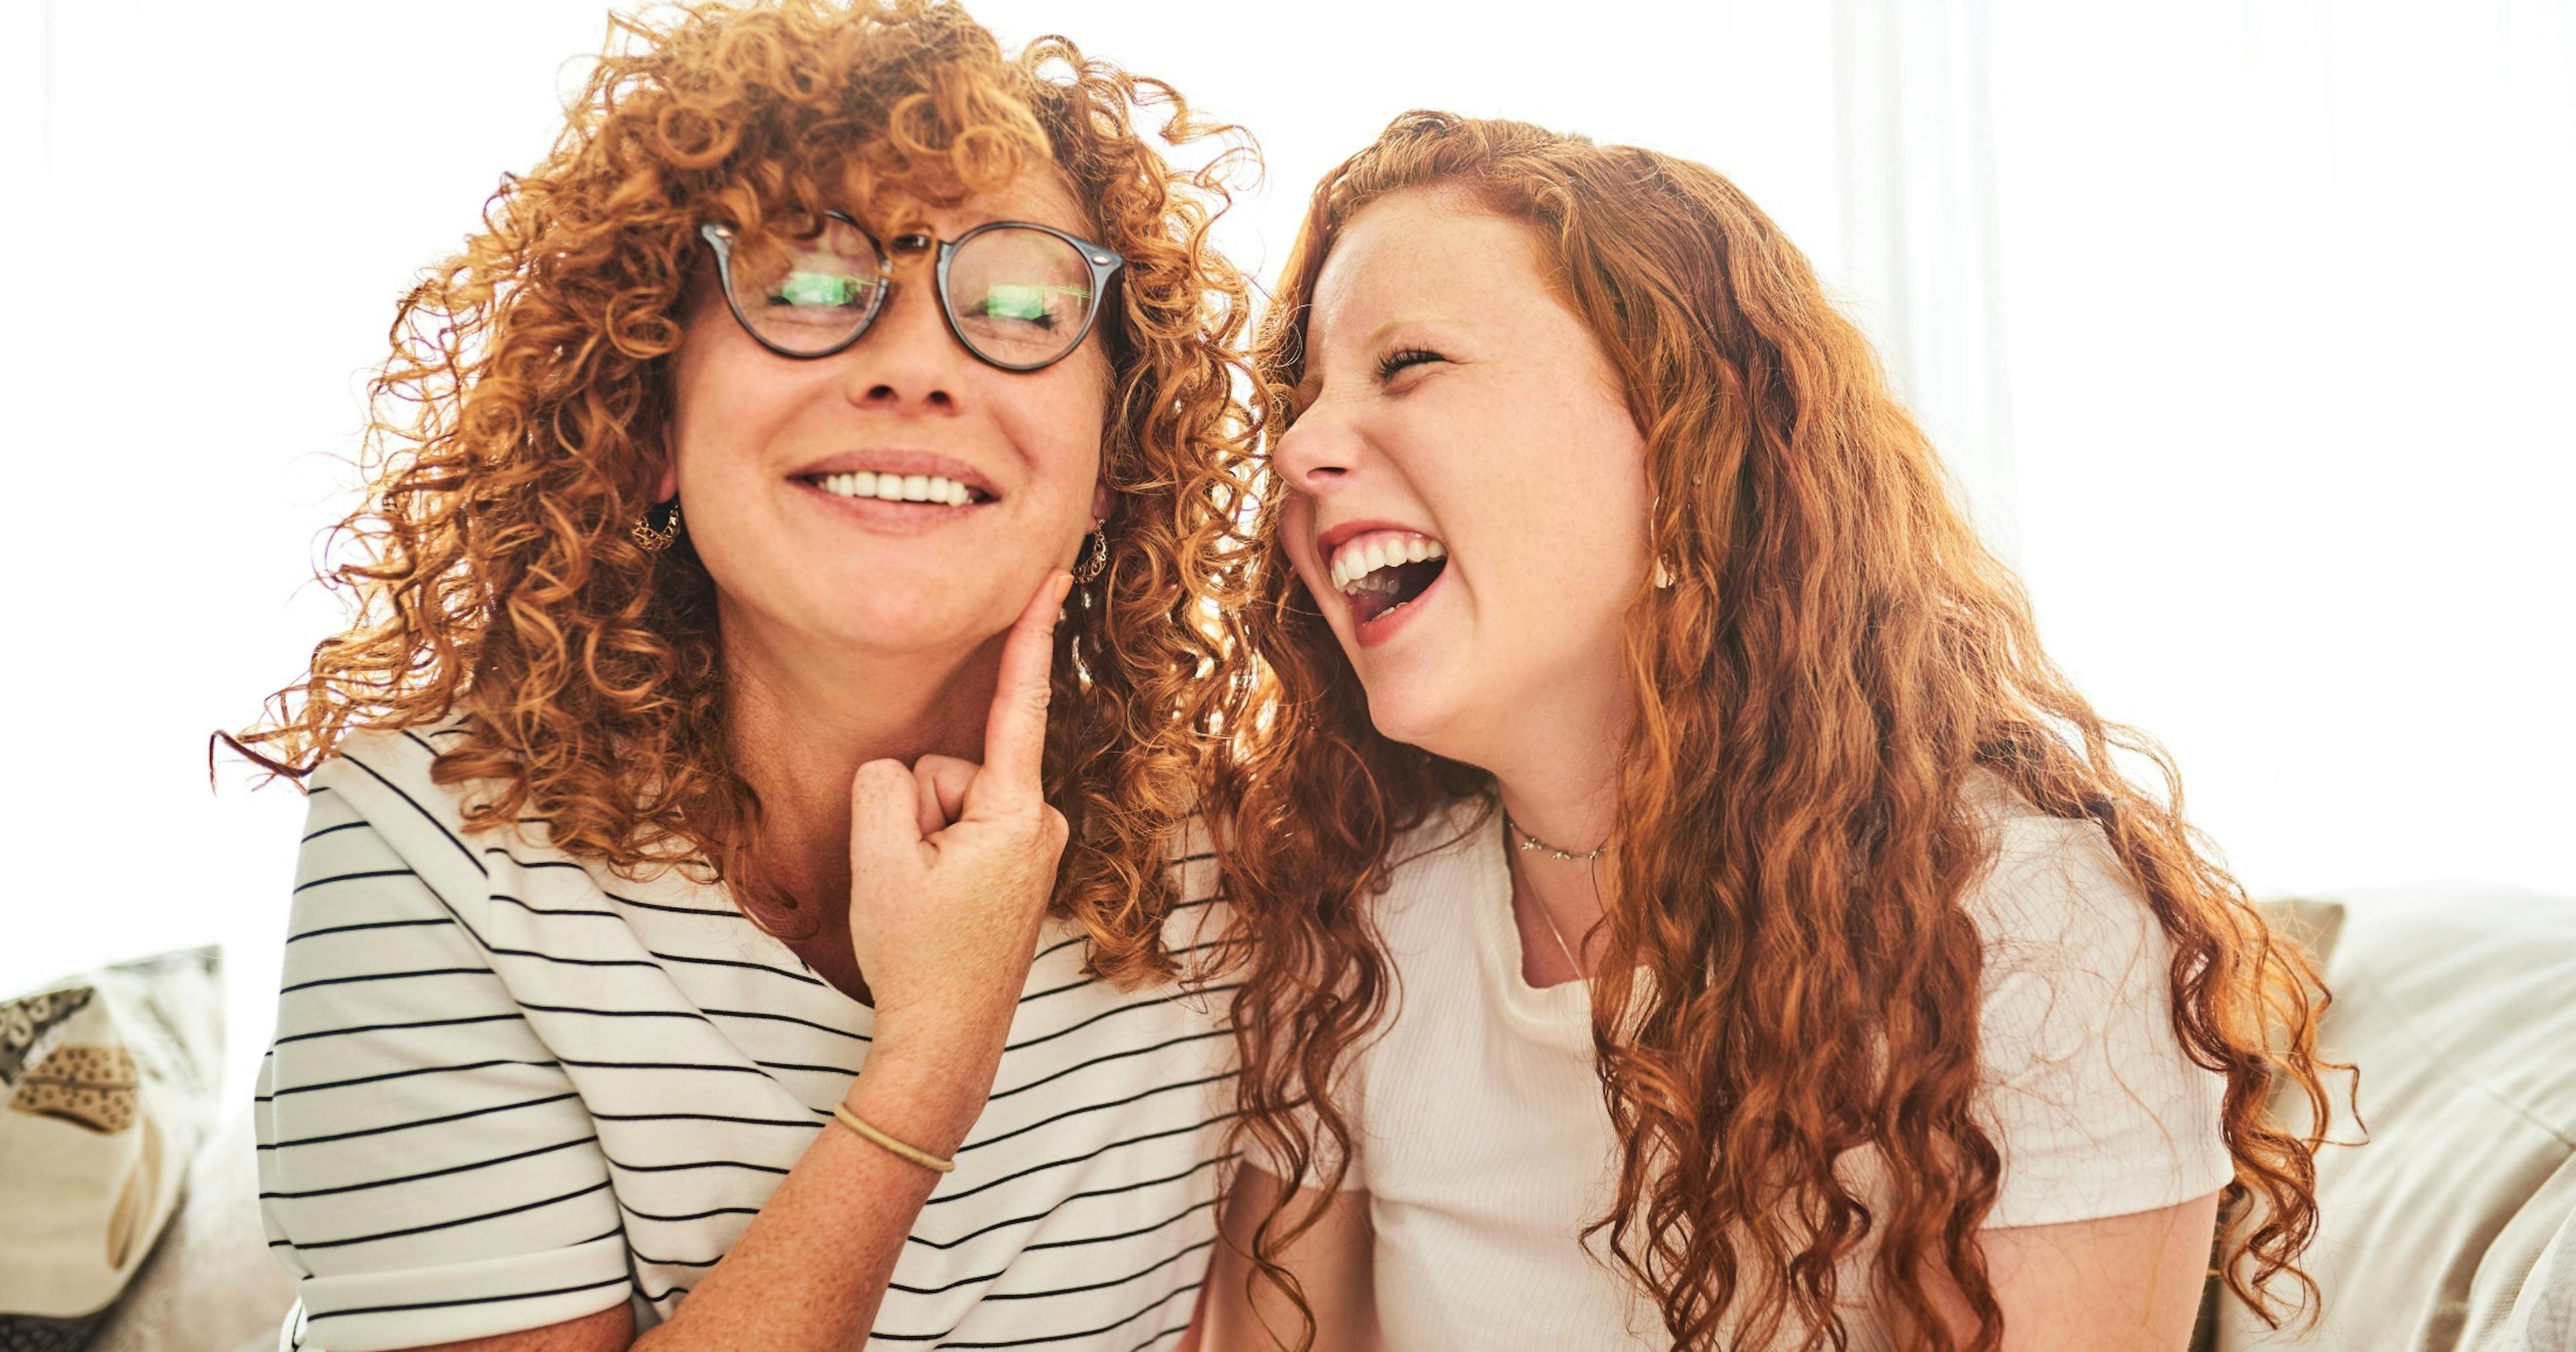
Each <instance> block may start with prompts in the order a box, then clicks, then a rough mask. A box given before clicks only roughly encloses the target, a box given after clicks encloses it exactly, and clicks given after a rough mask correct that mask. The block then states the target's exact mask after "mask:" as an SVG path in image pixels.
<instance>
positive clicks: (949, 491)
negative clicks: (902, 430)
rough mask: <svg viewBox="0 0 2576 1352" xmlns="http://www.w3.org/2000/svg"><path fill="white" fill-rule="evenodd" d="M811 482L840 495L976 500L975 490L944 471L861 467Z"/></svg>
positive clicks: (953, 503) (954, 503)
mask: <svg viewBox="0 0 2576 1352" xmlns="http://www.w3.org/2000/svg"><path fill="white" fill-rule="evenodd" d="M813 482H814V485H815V486H816V487H818V488H820V489H822V490H823V491H824V492H826V493H829V494H831V495H833V496H834V497H842V498H875V499H877V500H879V501H881V502H935V503H939V504H941V505H943V506H948V507H964V506H968V505H970V504H972V503H973V502H974V501H975V490H973V489H971V488H968V487H967V486H966V485H965V484H963V483H961V482H959V481H958V480H955V479H951V478H949V477H948V476H946V475H944V474H876V473H871V472H870V471H867V470H860V471H858V472H857V473H855V474H825V475H820V476H817V477H816V478H815V479H814V481H813Z"/></svg>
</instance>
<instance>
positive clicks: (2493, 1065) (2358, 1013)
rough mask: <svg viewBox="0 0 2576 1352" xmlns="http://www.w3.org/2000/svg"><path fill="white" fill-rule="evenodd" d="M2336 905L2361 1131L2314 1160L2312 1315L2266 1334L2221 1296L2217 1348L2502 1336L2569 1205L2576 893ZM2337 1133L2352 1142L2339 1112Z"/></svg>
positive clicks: (2336, 1041) (2443, 1343)
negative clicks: (2364, 1138)
mask: <svg viewBox="0 0 2576 1352" xmlns="http://www.w3.org/2000/svg"><path fill="white" fill-rule="evenodd" d="M2345 900H2346V902H2347V906H2346V911H2345V920H2344V926H2343V932H2342V935H2341V937H2340V941H2339V942H2338V944H2337V947H2336V951H2335V954H2334V960H2333V961H2332V963H2331V964H2330V965H2329V967H2328V971H2327V984H2328V985H2329V986H2330V987H2331V988H2332V989H2333V991H2334V995H2335V1003H2334V1006H2333V1008H2332V1009H2331V1010H2330V1011H2328V1013H2327V1016H2326V1020H2325V1025H2324V1029H2323V1041H2324V1043H2325V1047H2326V1051H2327V1052H2328V1054H2329V1055H2332V1056H2334V1057H2336V1058H2337V1059H2340V1060H2345V1061H2350V1062H2352V1063H2354V1064H2355V1065H2357V1066H2358V1067H2359V1068H2360V1085H2359V1104H2360V1110H2361V1118H2362V1121H2363V1122H2364V1123H2366V1124H2367V1126H2368V1128H2369V1143H2368V1144H2367V1145H2365V1146H2361V1147H2359V1148H2344V1147H2329V1148H2328V1149H2327V1150H2326V1151H2325V1152H2324V1154H2323V1155H2321V1156H2320V1157H2319V1159H2318V1161H2317V1198H2318V1210H2319V1219H2320V1235H2319V1237H2318V1240H2317V1243H2316V1245H2315V1247H2314V1248H2312V1249H2311V1250H2310V1251H2309V1255H2308V1257H2307V1259H2306V1260H2305V1263H2304V1266H2305V1267H2306V1268H2307V1269H2308V1271H2309V1273H2310V1274H2311V1275H2313V1276H2314V1277H2315V1278H2316V1279H2317V1282H2318V1285H2319V1286H2320V1287H2321V1288H2322V1291H2323V1297H2324V1299H2323V1309H2322V1313H2321V1317H2320V1318H2319V1320H2318V1321H2317V1323H2316V1324H2315V1325H2314V1327H2313V1328H2309V1329H2305V1330H2301V1329H2299V1328H2298V1327H2297V1326H2296V1325H2293V1327H2292V1328H2291V1329H2290V1330H2287V1331H2280V1332H2271V1331H2266V1330H2265V1329H2264V1328H2263V1326H2262V1325H2261V1323H2260V1322H2259V1321H2257V1320H2256V1319H2255V1318H2254V1317H2253V1315H2252V1314H2251V1312H2250V1311H2248V1310H2246V1309H2244V1308H2243V1307H2242V1306H2240V1305H2238V1304H2237V1303H2236V1302H2234V1301H2232V1300H2229V1301H2224V1302H2222V1307H2221V1309H2220V1311H2219V1320H2218V1322H2219V1328H2218V1340H2217V1343H2218V1347H2219V1348H2220V1349H2221V1352H2236V1350H2237V1349H2251V1348H2267V1349H2268V1348H2286V1347H2298V1348H2314V1349H2363V1348H2368V1349H2372V1350H2373V1352H2377V1350H2378V1349H2421V1350H2422V1352H2454V1349H2458V1350H2460V1352H2490V1349H2509V1348H2512V1347H2513V1344H2512V1343H2511V1342H2510V1341H2508V1340H2509V1338H2510V1337H2511V1336H2512V1335H2511V1334H2510V1332H2509V1329H2510V1328H2511V1326H2512V1323H2513V1321H2514V1319H2515V1318H2516V1314H2515V1305H2516V1301H2517V1299H2518V1298H2520V1297H2521V1296H2522V1295H2523V1294H2524V1287H2525V1283H2526V1279H2528V1278H2529V1277H2531V1276H2532V1274H2533V1273H2534V1271H2535V1268H2536V1267H2537V1265H2538V1263H2539V1261H2540V1258H2541V1255H2542V1254H2543V1253H2544V1252H2545V1251H2548V1250H2549V1249H2550V1247H2551V1246H2552V1244H2553V1243H2556V1242H2558V1237H2559V1236H2560V1235H2561V1234H2562V1233H2563V1232H2564V1230H2565V1227H2566V1224H2567V1218H2568V1216H2569V1214H2570V1211H2571V1209H2576V1169H2571V1156H2576V998H2571V996H2570V993H2571V992H2576V901H2571V900H2568V899H2565V898H2559V897H2550V896H2543V895H2539V894H2536V893H2529V892H2520V891H2516V890H2513V889H2509V888H2502V887H2496V886H2492V885H2484V884H2471V883H2452V884H2435V885H2428V886H2424V887H2418V888H2409V889H2403V890H2396V891H2388V892H2373V893H2357V894H2353V895H2350V896H2348V897H2346V898H2345ZM2285 1108H2286V1110H2287V1111H2286V1113H2285V1115H2286V1116H2288V1117H2289V1118H2290V1120H2291V1121H2292V1122H2293V1123H2294V1124H2304V1121H2305V1114H2304V1106H2303V1105H2301V1104H2298V1103H2296V1102H2290V1103H2288V1104H2286V1105H2285ZM2332 1135H2333V1137H2334V1139H2336V1140H2339V1141H2357V1140H2359V1139H2360V1131H2359V1129H2358V1128H2357V1127H2356V1126H2355V1124H2354V1123H2353V1122H2352V1121H2351V1119H2350V1116H2349V1114H2348V1113H2347V1112H2345V1111H2342V1110H2341V1105H2338V1112H2337V1115H2336V1119H2335V1121H2334V1122H2333V1124H2332Z"/></svg>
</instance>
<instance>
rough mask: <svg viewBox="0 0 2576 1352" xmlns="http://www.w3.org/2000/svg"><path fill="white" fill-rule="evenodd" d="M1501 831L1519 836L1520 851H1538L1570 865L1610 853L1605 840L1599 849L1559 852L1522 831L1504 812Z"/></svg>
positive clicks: (1519, 825)
mask: <svg viewBox="0 0 2576 1352" xmlns="http://www.w3.org/2000/svg"><path fill="white" fill-rule="evenodd" d="M1503 829H1504V830H1506V831H1509V832H1511V833H1512V834H1513V835H1516V836H1519V837H1520V847H1521V848H1522V849H1524V850H1538V851H1540V852H1542V853H1544V854H1546V855H1548V856H1549V857H1551V858H1556V859H1563V860H1567V861H1569V862H1572V863H1584V862H1588V861H1590V860H1594V859H1598V858H1600V857H1601V856H1603V855H1605V854H1608V853H1609V852H1610V842H1609V841H1606V840H1605V841H1603V842H1601V845H1600V847H1599V848H1598V849H1590V850H1579V851H1578V850H1560V849H1558V848H1557V847H1555V846H1553V845H1550V844H1548V843H1547V842H1546V841H1544V840H1541V839H1539V838H1538V837H1536V836H1534V835H1531V834H1530V833H1529V832H1528V831H1526V830H1524V829H1522V827H1521V824H1520V823H1519V822H1516V821H1513V820H1512V814H1510V813H1508V812H1506V813H1504V814H1503Z"/></svg>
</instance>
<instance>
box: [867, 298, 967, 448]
mask: <svg viewBox="0 0 2576 1352" xmlns="http://www.w3.org/2000/svg"><path fill="white" fill-rule="evenodd" d="M907 271H908V272H909V273H910V275H908V276H905V277H903V278H902V279H901V280H899V281H898V282H896V283H895V285H894V288H893V290H892V291H891V292H889V293H888V294H887V296H886V299H885V308H884V309H882V310H880V311H878V312H877V317H876V320H875V322H874V323H871V324H870V325H868V331H867V333H866V334H864V335H862V336H861V337H860V339H859V341H857V342H855V343H853V344H851V345H850V347H849V350H848V351H846V352H844V353H842V355H841V359H842V361H843V362H845V363H846V366H845V367H844V369H843V371H842V391H843V393H844V394H845V395H846V396H847V397H848V398H849V401H850V402H851V403H852V404H853V405H855V406H857V407H859V408H864V409H870V410H875V411H880V412H887V413H905V414H915V415H922V414H927V415H947V414H954V413H956V412H958V411H959V396H960V395H961V394H962V393H963V392H964V390H965V384H966V377H967V374H968V373H967V371H966V369H965V368H966V366H967V364H969V363H971V362H973V361H974V360H975V359H974V358H973V357H971V356H968V355H967V354H966V352H965V350H964V349H962V348H960V347H959V346H958V345H957V343H956V342H955V341H954V340H952V339H951V338H950V337H949V333H948V326H947V322H946V321H945V320H944V319H942V318H941V317H940V313H939V294H938V290H937V288H936V286H935V285H934V284H933V283H932V281H931V274H930V269H929V268H928V267H916V268H912V269H908V270H907Z"/></svg>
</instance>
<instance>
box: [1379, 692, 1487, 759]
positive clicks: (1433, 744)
mask: <svg viewBox="0 0 2576 1352" xmlns="http://www.w3.org/2000/svg"><path fill="white" fill-rule="evenodd" d="M1431 684H1432V683H1429V682H1422V681H1414V680H1390V681H1381V682H1379V683H1378V684H1375V685H1370V686H1367V687H1366V689H1367V690H1368V703H1369V723H1370V724H1371V725H1372V726H1374V727H1375V728H1376V729H1377V731H1378V735H1379V736H1381V737H1385V738H1387V739H1388V740H1390V741H1397V742H1402V743H1404V744H1405V745H1406V746H1410V747H1415V748H1418V749H1420V750H1423V751H1428V752H1430V753H1431V754H1432V755H1435V756H1444V757H1447V758H1449V759H1451V760H1462V761H1466V762H1468V763H1470V764H1473V763H1474V761H1475V757H1474V756H1473V755H1472V754H1469V753H1468V751H1467V749H1466V748H1465V747H1462V746H1461V745H1459V743H1460V742H1461V740H1462V739H1461V738H1460V737H1459V735H1458V734H1459V731H1460V727H1461V724H1462V723H1463V722H1464V721H1465V720H1464V719H1463V718H1462V717H1461V715H1462V714H1464V713H1465V710H1464V708H1462V707H1461V705H1460V702H1459V701H1458V700H1457V699H1456V698H1455V696H1454V694H1453V693H1451V692H1447V691H1441V690H1437V689H1432V688H1427V687H1428V686H1430V685H1431Z"/></svg>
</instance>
